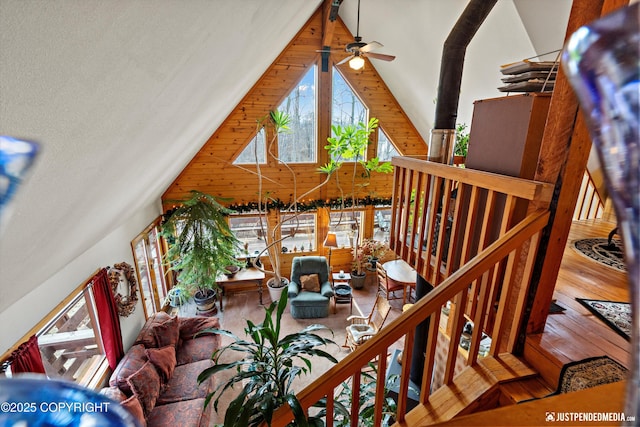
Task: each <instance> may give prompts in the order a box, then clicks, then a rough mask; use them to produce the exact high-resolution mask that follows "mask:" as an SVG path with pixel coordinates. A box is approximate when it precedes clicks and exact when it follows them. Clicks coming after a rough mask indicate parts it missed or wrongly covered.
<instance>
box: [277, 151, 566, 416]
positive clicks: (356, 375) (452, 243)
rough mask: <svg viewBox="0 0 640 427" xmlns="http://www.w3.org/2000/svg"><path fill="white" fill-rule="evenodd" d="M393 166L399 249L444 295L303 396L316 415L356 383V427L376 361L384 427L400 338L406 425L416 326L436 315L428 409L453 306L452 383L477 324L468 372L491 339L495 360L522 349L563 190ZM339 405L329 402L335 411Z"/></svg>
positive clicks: (433, 166)
mask: <svg viewBox="0 0 640 427" xmlns="http://www.w3.org/2000/svg"><path fill="white" fill-rule="evenodd" d="M393 164H394V166H395V180H394V190H393V207H392V218H391V227H390V246H391V248H392V249H393V250H394V251H395V252H396V254H397V255H399V256H400V257H401V258H402V259H403V260H405V261H406V262H408V263H409V264H410V265H412V266H413V267H414V268H416V271H417V272H418V273H419V274H420V275H421V276H422V277H423V278H425V279H427V280H429V281H431V282H432V284H433V285H434V289H433V290H432V291H430V292H429V293H428V294H427V295H425V296H424V297H422V298H421V299H419V300H418V301H417V302H416V303H415V304H414V305H413V306H412V307H411V308H409V309H408V310H406V311H405V312H404V313H403V314H402V315H401V316H400V317H399V318H397V319H395V320H394V321H393V322H391V323H389V324H388V325H386V326H385V327H384V328H383V329H382V330H381V331H380V332H379V333H378V334H376V335H375V336H374V337H373V338H372V339H370V340H369V341H367V342H366V343H365V344H363V345H362V346H360V347H359V348H358V349H357V350H356V351H354V352H353V353H351V354H349V355H348V356H347V357H345V358H344V359H343V360H342V361H341V362H340V363H338V364H337V365H335V366H334V367H332V368H331V369H329V370H328V371H327V372H326V373H325V374H324V375H323V376H322V377H321V378H319V379H317V380H316V381H314V382H313V383H312V384H310V385H309V386H308V387H306V388H305V389H304V390H302V391H300V392H299V393H298V394H297V396H298V399H299V401H300V403H301V404H302V406H303V408H305V409H307V410H309V408H311V407H312V406H313V405H315V404H317V403H318V402H319V401H320V400H321V399H326V400H327V401H329V400H332V399H334V393H335V391H336V390H338V389H339V388H340V387H341V385H342V384H343V383H345V382H346V383H349V382H350V383H351V387H352V390H351V391H352V402H351V403H350V404H351V413H352V416H351V425H352V426H356V425H357V422H358V415H359V400H360V385H361V384H363V383H362V382H363V381H367V378H364V379H362V378H361V375H362V370H363V367H365V366H367V365H368V364H369V363H374V365H375V366H377V370H378V371H377V382H376V385H375V387H376V391H375V403H374V404H375V406H374V408H375V409H374V412H373V414H374V422H376V423H377V424H376V425H380V424H379V423H381V420H382V416H383V404H384V401H385V396H386V393H387V390H386V379H385V375H386V365H387V355H388V354H389V353H390V348H391V347H392V346H394V344H395V343H397V342H398V341H399V340H404V347H403V351H402V364H401V365H402V369H401V373H400V378H399V381H398V384H399V385H398V390H397V393H398V399H397V402H398V404H397V413H396V416H395V419H396V421H398V422H400V423H402V421H403V420H404V419H405V414H406V412H407V406H406V400H407V396H408V393H409V386H410V380H409V367H410V366H411V360H412V353H413V351H414V349H413V346H414V338H415V330H416V327H417V326H418V325H419V324H421V323H422V322H424V321H425V320H427V319H429V321H430V323H429V331H428V336H427V342H426V348H425V350H424V353H425V362H424V374H423V377H422V384H421V390H420V403H422V404H423V405H427V406H428V403H429V399H430V396H431V394H432V393H433V392H434V390H432V388H433V387H434V382H433V377H434V373H435V372H436V371H435V368H434V365H435V363H436V357H435V356H436V353H437V350H438V346H439V345H440V343H439V339H438V337H439V336H440V334H442V332H441V331H440V329H439V324H440V317H441V312H442V308H443V306H445V305H447V303H448V302H453V305H452V307H455V309H454V308H452V310H451V312H450V313H449V321H450V327H449V328H447V330H450V337H449V345H448V352H446V354H447V355H446V362H445V366H444V369H443V370H444V375H443V381H442V384H443V385H445V386H448V385H450V384H452V383H453V382H454V379H455V378H456V377H457V375H458V372H457V371H456V368H457V366H456V362H457V360H458V353H459V352H460V351H464V350H461V348H460V347H459V345H458V344H459V342H460V337H461V335H462V330H463V327H464V325H465V323H466V322H467V320H471V321H472V322H473V323H474V325H475V327H474V329H473V333H472V334H471V339H470V343H469V348H468V351H467V352H468V355H467V356H466V357H467V358H466V364H467V366H470V367H474V366H477V364H478V360H479V359H478V358H479V353H480V351H479V348H480V341H481V340H482V338H483V335H484V334H483V333H486V334H487V335H489V336H490V337H491V338H492V345H491V349H490V350H489V356H491V357H495V356H496V355H497V354H499V353H500V352H503V351H504V350H503V348H504V347H506V348H513V345H514V342H515V340H516V334H515V332H514V331H516V330H517V329H518V328H519V324H520V322H521V314H522V313H521V311H522V308H523V302H524V298H523V296H524V295H526V290H527V284H528V280H529V277H530V273H531V268H532V260H533V256H534V255H535V253H536V251H537V244H538V236H539V233H540V231H541V230H542V229H543V228H544V227H545V226H546V224H547V223H548V220H549V211H548V209H547V208H546V206H548V203H549V200H550V198H551V193H552V190H553V189H552V186H550V185H548V184H544V183H539V182H532V181H527V180H523V179H519V178H512V177H506V176H501V175H497V174H492V173H487V172H481V171H474V170H470V169H460V168H455V167H452V166H447V165H441V164H438V163H432V162H425V161H421V160H416V159H411V158H404V157H395V158H394V159H393ZM454 198H455V200H453V199H454ZM530 202H535V203H536V205H537V206H542V207H541V208H539V209H538V210H536V211H534V212H533V213H531V214H529V215H528V216H526V217H525V216H524V215H523V214H522V215H520V217H518V212H522V207H523V204H524V207H525V208H526V207H527V206H528V204H529V203H530ZM447 245H448V246H447ZM525 254H526V255H525ZM523 259H524V261H523ZM525 282H526V283H525ZM513 300H515V301H516V302H517V303H516V304H515V306H516V309H515V311H514V310H513V304H512V301H513ZM503 344H504V345H503ZM441 368H442V367H441ZM436 387H437V386H436ZM333 406H334V405H329V404H328V403H327V405H326V408H327V410H329V408H330V407H333ZM328 414H329V415H328V417H331V414H332V412H328ZM290 420H291V411H290V409H289V408H288V407H286V406H285V407H282V408H280V409H279V410H278V411H276V414H275V415H274V419H273V423H272V425H273V426H276V427H277V426H285V425H286V424H287V423H288V422H289V421H290ZM331 424H333V421H331V422H330V423H329V424H328V425H331Z"/></svg>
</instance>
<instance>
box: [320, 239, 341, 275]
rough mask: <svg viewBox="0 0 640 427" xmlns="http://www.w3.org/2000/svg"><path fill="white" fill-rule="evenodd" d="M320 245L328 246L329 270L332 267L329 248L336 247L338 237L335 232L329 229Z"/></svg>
mask: <svg viewBox="0 0 640 427" xmlns="http://www.w3.org/2000/svg"><path fill="white" fill-rule="evenodd" d="M322 245H323V246H324V247H325V248H329V270H332V271H333V267H331V250H332V249H333V248H337V247H338V239H337V237H336V233H334V232H332V231H329V232H328V233H327V237H326V238H325V239H324V242H323V243H322Z"/></svg>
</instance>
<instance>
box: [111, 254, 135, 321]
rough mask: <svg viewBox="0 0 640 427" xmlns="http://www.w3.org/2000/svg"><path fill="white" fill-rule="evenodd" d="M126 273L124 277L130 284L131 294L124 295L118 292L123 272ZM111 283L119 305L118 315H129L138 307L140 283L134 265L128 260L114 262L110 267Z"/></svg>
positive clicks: (114, 296)
mask: <svg viewBox="0 0 640 427" xmlns="http://www.w3.org/2000/svg"><path fill="white" fill-rule="evenodd" d="M123 273H124V278H125V280H126V281H127V284H128V285H129V295H122V294H120V293H119V292H118V285H119V284H120V279H121V276H120V275H121V274H123ZM108 276H109V283H110V284H111V290H112V291H113V298H114V299H115V302H116V306H117V307H118V315H120V316H122V317H128V316H129V315H130V314H131V313H133V310H135V308H136V303H137V302H138V284H137V281H136V272H135V270H134V269H133V267H132V266H131V265H129V264H127V263H126V262H121V263H118V264H114V266H113V268H110V269H109V275H108Z"/></svg>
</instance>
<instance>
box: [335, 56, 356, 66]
mask: <svg viewBox="0 0 640 427" xmlns="http://www.w3.org/2000/svg"><path fill="white" fill-rule="evenodd" d="M354 56H355V55H349V56H347V57H346V58H344V59H343V60H342V61H340V62H338V63H337V64H336V65H342V64H344V63H345V62H349V60H351V58H353V57H354Z"/></svg>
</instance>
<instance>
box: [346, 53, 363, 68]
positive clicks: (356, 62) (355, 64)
mask: <svg viewBox="0 0 640 427" xmlns="http://www.w3.org/2000/svg"><path fill="white" fill-rule="evenodd" d="M349 67H351V68H352V69H353V70H359V69H361V68H362V67H364V59H362V57H361V56H354V57H353V58H351V60H350V61H349Z"/></svg>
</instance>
